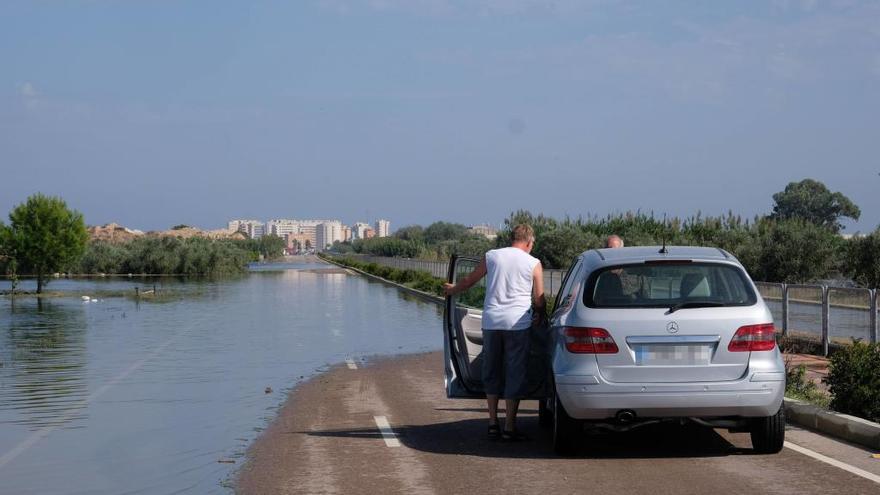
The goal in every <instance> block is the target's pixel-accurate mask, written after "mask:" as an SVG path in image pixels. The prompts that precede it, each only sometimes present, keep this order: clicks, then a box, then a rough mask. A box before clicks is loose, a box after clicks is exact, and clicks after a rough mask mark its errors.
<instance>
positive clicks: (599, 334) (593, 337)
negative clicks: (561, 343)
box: [562, 327, 617, 354]
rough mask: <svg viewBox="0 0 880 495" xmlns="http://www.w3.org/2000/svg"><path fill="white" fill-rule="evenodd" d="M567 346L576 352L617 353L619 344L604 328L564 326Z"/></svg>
mask: <svg viewBox="0 0 880 495" xmlns="http://www.w3.org/2000/svg"><path fill="white" fill-rule="evenodd" d="M562 334H563V335H564V336H565V348H566V349H567V350H568V352H574V353H576V354H616V353H617V344H616V343H615V342H614V339H613V338H612V337H611V334H609V333H608V330H605V329H604V328H582V327H564V328H563V329H562Z"/></svg>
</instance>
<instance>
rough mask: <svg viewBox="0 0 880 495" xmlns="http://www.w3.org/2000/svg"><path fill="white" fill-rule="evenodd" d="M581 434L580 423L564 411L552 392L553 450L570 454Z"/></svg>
mask: <svg viewBox="0 0 880 495" xmlns="http://www.w3.org/2000/svg"><path fill="white" fill-rule="evenodd" d="M580 435H581V424H580V422H579V421H578V420H576V419H574V418H572V417H571V416H569V415H568V413H567V412H565V407H563V406H562V402H560V401H559V396H558V395H555V394H554V404H553V450H554V451H555V452H556V453H557V454H560V455H571V454H573V453H574V451H575V448H576V447H577V443H578V439H579V438H580Z"/></svg>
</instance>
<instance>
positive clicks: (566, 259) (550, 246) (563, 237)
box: [532, 225, 604, 268]
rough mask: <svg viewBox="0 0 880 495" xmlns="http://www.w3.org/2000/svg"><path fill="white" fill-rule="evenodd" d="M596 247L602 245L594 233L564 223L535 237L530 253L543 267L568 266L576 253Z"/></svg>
mask: <svg viewBox="0 0 880 495" xmlns="http://www.w3.org/2000/svg"><path fill="white" fill-rule="evenodd" d="M598 247H604V246H602V241H601V240H600V239H599V237H598V236H596V235H595V234H593V233H591V232H585V231H583V230H582V229H579V228H577V227H575V226H574V225H564V226H560V227H558V228H555V229H553V230H545V231H543V232H542V233H541V235H540V237H538V238H537V239H535V251H534V252H533V253H532V254H533V255H534V256H535V257H536V258H538V259H540V260H541V263H542V265H543V266H544V268H568V266H569V265H570V264H571V262H572V261H574V259H575V257H576V256H577V255H579V254H581V253H583V252H584V251H586V250H587V249H593V248H598Z"/></svg>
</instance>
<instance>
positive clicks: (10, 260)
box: [0, 193, 89, 294]
mask: <svg viewBox="0 0 880 495" xmlns="http://www.w3.org/2000/svg"><path fill="white" fill-rule="evenodd" d="M0 230H2V232H0V245H2V247H0V252H2V253H3V257H4V265H5V266H4V269H5V271H7V272H8V273H10V275H11V276H12V277H13V280H15V279H16V278H17V276H18V274H19V273H29V274H33V275H34V276H36V278H37V293H38V294H40V293H42V292H43V286H44V285H45V284H46V283H47V282H48V276H49V275H51V274H52V273H54V272H57V271H59V270H61V269H62V268H64V267H65V266H67V265H68V264H70V263H72V262H74V261H75V260H77V259H78V258H79V257H80V256H81V255H82V253H83V251H84V250H85V247H86V243H87V242H88V238H89V234H88V231H86V226H85V223H84V222H83V217H82V215H81V214H80V213H79V212H77V211H74V210H70V209H68V208H67V203H65V202H64V200H62V199H61V198H56V197H51V196H44V195H42V194H40V193H37V194H34V195H33V196H30V197H29V198H28V199H27V200H26V201H25V202H24V203H22V204H20V205H18V206H16V207H15V208H14V209H13V210H12V212H11V213H10V214H9V226H3V225H0Z"/></svg>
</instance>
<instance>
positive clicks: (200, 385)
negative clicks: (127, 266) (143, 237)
mask: <svg viewBox="0 0 880 495" xmlns="http://www.w3.org/2000/svg"><path fill="white" fill-rule="evenodd" d="M315 268H326V265H281V266H279V265H276V266H269V267H266V266H263V267H257V268H255V271H254V272H252V273H251V274H250V275H249V276H247V277H244V278H240V279H235V280H227V281H213V282H209V281H188V282H184V281H177V280H172V279H167V280H166V279H161V280H159V281H157V282H156V283H157V284H158V286H159V287H160V290H163V289H165V290H171V291H174V292H175V293H185V294H188V295H186V296H184V297H181V298H172V299H171V300H170V301H167V302H162V303H159V302H142V303H140V304H137V303H136V301H134V300H132V299H129V298H123V297H115V298H106V299H103V300H101V301H100V302H97V303H84V302H82V301H81V300H79V298H78V297H61V298H50V299H47V300H44V301H43V302H42V303H38V302H37V300H36V299H34V298H30V297H23V298H17V299H16V301H15V303H14V304H12V302H11V301H10V299H8V298H0V480H2V486H0V492H2V493H16V494H26V493H40V494H44V493H177V492H191V493H212V492H224V491H228V489H227V488H226V485H227V484H228V481H229V479H230V477H231V475H232V473H233V471H234V470H235V469H236V468H237V467H238V466H240V465H241V462H242V461H243V454H244V451H245V449H246V448H247V445H248V444H249V442H250V441H252V440H253V438H254V437H255V436H256V435H257V434H258V433H259V431H260V430H261V429H262V427H263V426H265V424H266V422H267V421H268V420H270V419H271V418H272V416H273V415H274V413H275V410H276V409H277V407H278V406H279V405H280V404H281V402H282V401H283V399H284V396H285V394H284V392H285V391H286V390H287V389H289V387H290V386H292V385H294V384H295V383H296V382H297V381H298V380H300V379H301V378H302V377H308V376H309V375H310V374H313V373H314V372H315V371H316V370H320V369H322V368H323V367H325V366H327V365H328V364H332V363H337V362H341V361H343V360H344V359H345V358H346V357H352V358H354V359H358V358H360V357H363V356H369V355H374V354H391V353H403V352H415V351H426V350H433V349H436V348H438V347H439V345H440V344H441V342H440V339H439V331H440V324H441V315H440V314H439V312H438V308H437V307H436V306H435V305H432V304H426V303H422V302H419V301H415V300H407V299H404V296H403V295H402V294H401V293H400V292H398V291H397V290H395V289H393V288H389V287H387V286H384V285H381V284H378V283H374V282H370V281H367V280H365V279H363V278H361V277H358V276H352V275H346V274H343V273H337V271H335V270H329V271H324V272H323V273H322V272H321V271H316V270H314V269H315ZM152 284H153V281H150V282H149V285H150V287H152ZM135 286H141V287H143V286H144V281H142V280H136V279H135V280H128V279H122V280H119V279H112V280H111V279H108V280H83V281H69V280H64V281H56V282H52V283H51V284H50V285H49V290H53V291H54V290H62V291H76V292H77V293H81V292H83V291H85V292H88V291H89V290H95V291H99V290H105V291H110V290H113V291H129V292H133V290H134V287H135ZM0 288H8V285H7V286H5V287H2V286H0ZM438 383H439V377H438ZM438 386H440V385H438ZM267 387H269V388H271V389H272V392H271V393H266V389H267ZM231 460H234V461H235V463H234V464H231V463H226V462H218V461H231Z"/></svg>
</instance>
